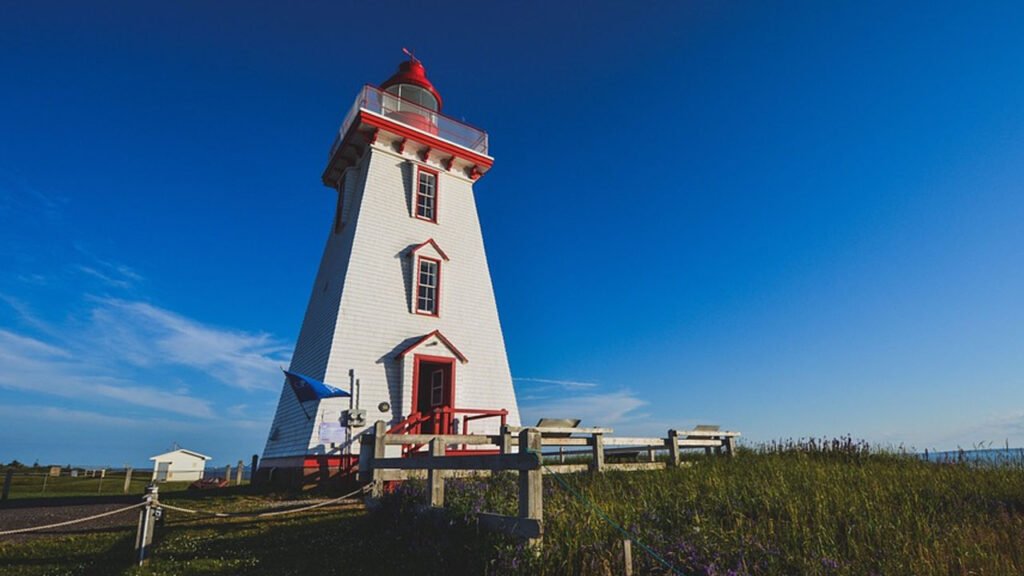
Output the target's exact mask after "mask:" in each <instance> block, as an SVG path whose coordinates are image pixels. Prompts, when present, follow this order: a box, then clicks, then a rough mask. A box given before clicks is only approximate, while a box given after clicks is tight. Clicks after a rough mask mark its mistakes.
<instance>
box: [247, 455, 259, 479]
mask: <svg viewBox="0 0 1024 576" xmlns="http://www.w3.org/2000/svg"><path fill="white" fill-rule="evenodd" d="M259 464H260V457H259V456H257V455H256V454H253V455H252V463H251V464H249V484H255V483H256V471H257V470H259Z"/></svg>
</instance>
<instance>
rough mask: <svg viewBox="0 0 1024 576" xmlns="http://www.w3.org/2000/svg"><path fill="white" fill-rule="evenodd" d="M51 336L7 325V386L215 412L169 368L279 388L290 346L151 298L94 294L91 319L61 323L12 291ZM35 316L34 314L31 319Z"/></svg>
mask: <svg viewBox="0 0 1024 576" xmlns="http://www.w3.org/2000/svg"><path fill="white" fill-rule="evenodd" d="M5 300H6V301H7V302H8V303H9V304H11V305H12V306H13V307H14V308H15V310H16V311H17V312H18V313H19V315H20V316H21V317H22V318H23V320H26V325H28V326H31V327H33V328H35V329H36V330H37V331H38V333H39V334H44V335H46V339H45V340H43V339H40V338H39V337H33V336H29V335H26V334H21V333H16V332H14V331H11V330H5V329H0V387H2V388H6V389H9V390H18V391H22V392H26V393H41V394H47V395H52V396H58V397H64V398H75V399H85V400H94V401H98V402H107V403H110V402H113V403H117V404H125V405H133V406H137V407H142V408H149V409H154V410H159V411H163V412H170V413H175V414H181V415H187V416H191V417H195V418H201V419H202V418H211V417H212V416H213V415H214V409H213V407H212V404H211V401H210V400H207V399H204V398H201V397H197V396H196V395H194V394H193V393H192V392H191V391H190V390H189V389H188V387H187V386H182V385H181V382H180V381H179V380H176V379H171V380H168V379H167V377H166V376H165V374H166V370H161V368H171V369H180V368H186V369H191V370H194V371H195V372H196V373H197V378H198V382H200V383H203V384H206V383H209V382H210V381H211V380H212V381H213V382H220V383H221V384H224V385H228V386H231V387H235V388H240V389H245V390H267V391H276V390H277V389H278V387H279V386H280V383H279V374H278V371H277V366H278V365H281V364H287V363H288V352H289V347H288V346H287V345H286V344H285V343H283V342H280V341H278V340H276V339H275V338H273V337H271V336H269V335H267V334H254V333H248V332H243V331H238V330H230V329H223V328H217V327H212V326H208V325H205V324H203V323H200V322H198V321H196V320H193V319H191V318H187V317H185V316H182V315H180V314H176V313H174V312H171V311H169V310H165V309H163V308H159V307H157V306H153V305H152V304H149V303H146V302H137V301H127V300H119V299H110V298H106V299H95V298H94V299H90V300H89V302H91V303H92V307H91V308H90V309H89V311H88V313H87V315H86V317H85V318H84V319H81V318H79V319H76V320H72V321H69V322H68V323H67V324H65V325H61V326H55V325H48V324H47V323H45V322H43V321H41V320H39V319H37V318H35V317H33V316H32V315H31V312H30V311H29V310H28V309H27V308H26V307H24V306H18V304H20V302H18V301H17V300H12V299H9V298H5ZM27 320H31V322H28V321H27Z"/></svg>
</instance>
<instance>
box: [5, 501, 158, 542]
mask: <svg viewBox="0 0 1024 576" xmlns="http://www.w3.org/2000/svg"><path fill="white" fill-rule="evenodd" d="M148 505H149V503H148V502H139V503H138V504H132V505H131V506H126V507H124V508H118V509H117V510H111V511H109V512H103V513H102V514H95V515H93V516H88V517H85V518H79V519H77V520H67V521H66V522H57V523H56V524H47V525H45V526H34V527H32V528H18V529H17V530H4V531H2V532H0V536H10V535H11V534H24V533H26V532H35V531H37V530H48V529H50V528H60V527H61V526H70V525H72V524H81V523H82V522H88V521H89V520H96V519H97V518H104V517H106V516H113V515H114V514H120V513H121V512H127V511H129V510H132V509H135V508H142V507H143V506H148Z"/></svg>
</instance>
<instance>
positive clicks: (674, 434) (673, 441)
mask: <svg viewBox="0 0 1024 576" xmlns="http://www.w3.org/2000/svg"><path fill="white" fill-rule="evenodd" d="M665 445H666V447H667V448H668V457H669V462H671V465H672V466H673V467H678V466H679V464H680V462H681V460H680V458H679V431H678V430H669V431H668V438H667V439H666V440H665Z"/></svg>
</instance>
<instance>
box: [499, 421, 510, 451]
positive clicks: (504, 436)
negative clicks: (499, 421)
mask: <svg viewBox="0 0 1024 576" xmlns="http://www.w3.org/2000/svg"><path fill="white" fill-rule="evenodd" d="M500 448H501V453H502V454H511V453H512V433H511V432H509V431H508V426H507V425H506V426H502V427H501V446H500Z"/></svg>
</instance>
